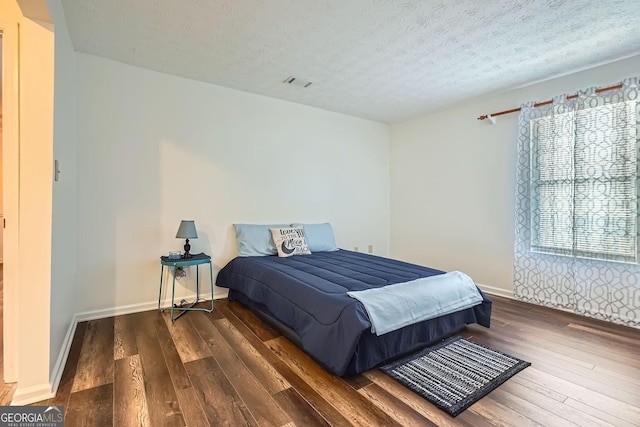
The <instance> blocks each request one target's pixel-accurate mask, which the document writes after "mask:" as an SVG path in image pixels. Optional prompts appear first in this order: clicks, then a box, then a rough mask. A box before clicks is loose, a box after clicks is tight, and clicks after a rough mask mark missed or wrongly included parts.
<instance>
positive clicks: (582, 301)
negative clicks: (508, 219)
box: [514, 78, 640, 328]
mask: <svg viewBox="0 0 640 427" xmlns="http://www.w3.org/2000/svg"><path fill="white" fill-rule="evenodd" d="M621 86H622V87H621V89H618V90H612V91H605V92H601V93H597V90H596V88H589V89H587V90H584V91H581V92H580V93H579V94H578V97H577V98H573V97H572V99H567V97H566V96H559V97H556V98H554V99H553V102H552V103H551V104H549V105H544V106H539V107H534V105H533V102H532V103H529V104H525V105H523V106H522V110H521V112H520V128H519V136H518V149H517V152H518V160H517V161H518V163H517V172H516V178H517V183H516V233H515V261H514V293H515V297H516V298H517V299H520V300H522V301H527V302H531V303H535V304H541V305H546V306H550V307H555V308H562V309H568V310H571V311H574V312H575V313H578V314H581V315H584V316H589V317H594V318H597V319H602V320H607V321H610V322H614V323H619V324H623V325H627V326H632V327H636V328H639V327H640V264H639V259H640V257H639V249H638V245H639V243H640V234H639V233H638V224H639V223H640V218H639V217H638V212H639V209H638V194H640V179H639V178H638V177H639V176H640V161H639V160H638V159H639V158H640V144H639V137H640V107H639V103H638V98H639V96H638V95H640V89H639V87H638V79H637V78H634V79H627V80H625V81H624V82H622V84H621Z"/></svg>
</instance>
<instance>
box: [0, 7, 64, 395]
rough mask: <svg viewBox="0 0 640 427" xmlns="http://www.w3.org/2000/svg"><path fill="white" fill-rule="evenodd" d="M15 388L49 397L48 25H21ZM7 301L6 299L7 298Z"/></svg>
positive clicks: (50, 46)
mask: <svg viewBox="0 0 640 427" xmlns="http://www.w3.org/2000/svg"><path fill="white" fill-rule="evenodd" d="M20 24H21V25H20V171H19V174H20V178H19V180H20V202H19V210H20V220H19V236H20V245H19V261H18V262H19V283H18V287H19V290H18V301H17V313H18V320H17V323H16V327H17V330H18V334H17V335H18V337H19V343H18V388H17V390H16V393H15V395H14V402H16V403H20V402H24V401H29V400H30V398H31V397H32V396H34V395H37V396H43V393H44V394H45V395H46V393H50V392H51V389H50V386H49V360H50V359H49V353H50V308H51V305H50V295H51V218H52V197H53V196H52V186H51V174H52V170H53V167H52V163H53V143H52V142H53V90H54V83H53V72H54V58H53V49H54V37H53V31H52V26H51V24H48V23H45V22H38V21H34V20H31V19H29V18H27V17H24V19H22V20H21V23H20ZM5 301H6V300H5Z"/></svg>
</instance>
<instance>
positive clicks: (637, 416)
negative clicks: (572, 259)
mask: <svg viewBox="0 0 640 427" xmlns="http://www.w3.org/2000/svg"><path fill="white" fill-rule="evenodd" d="M492 300H493V301H494V305H493V318H492V327H491V329H486V328H483V327H481V326H477V325H472V326H469V327H468V328H467V330H466V331H464V332H463V333H461V335H463V336H465V337H467V338H471V339H472V340H474V341H476V342H479V343H483V344H486V345H489V346H492V347H494V348H497V349H499V350H502V351H505V352H507V353H510V354H512V355H514V356H517V357H520V358H522V359H525V360H528V361H530V362H532V366H531V367H529V368H527V369H525V370H524V371H522V372H521V373H519V374H517V375H516V376H515V377H513V378H511V379H510V380H509V381H507V382H506V383H505V384H503V385H502V386H500V387H499V388H498V389H497V390H495V391H493V392H492V393H491V394H489V395H488V396H486V397H485V398H483V399H481V400H480V401H479V402H477V403H476V404H474V405H473V406H471V408H469V409H468V410H466V411H465V412H463V413H462V414H461V415H459V416H458V417H456V418H454V417H451V416H449V415H447V414H446V413H444V412H443V411H441V410H439V409H437V408H435V407H434V406H433V405H432V404H430V403H429V402H427V401H426V400H424V399H423V398H421V397H420V396H418V395H416V394H414V393H413V392H411V391H410V390H408V389H406V388H405V387H403V386H401V385H400V384H399V383H397V382H396V381H395V380H393V379H391V378H390V377H388V376H386V375H385V374H383V373H382V372H381V371H380V370H378V369H372V370H370V371H368V372H365V373H363V374H360V375H358V376H356V377H352V378H347V379H342V378H338V377H335V376H333V375H331V374H329V373H327V372H326V371H325V370H324V369H322V368H321V367H320V366H318V365H317V364H316V363H315V362H314V361H313V360H312V359H311V358H310V357H309V356H307V355H306V354H305V353H304V352H302V351H301V350H300V349H298V348H297V347H296V346H294V345H293V344H291V342H289V341H288V340H287V339H286V338H285V337H283V336H281V335H280V334H279V333H278V332H276V331H275V330H273V329H272V328H271V327H269V326H268V325H267V324H265V323H264V322H263V321H261V320H260V319H259V318H258V317H257V316H255V315H254V314H253V313H252V312H251V311H250V310H248V309H247V308H246V307H244V306H243V305H241V304H239V303H236V302H228V301H227V300H218V301H216V309H215V311H214V312H213V313H211V314H206V313H204V312H191V313H188V314H186V315H185V316H183V317H181V318H180V319H178V320H177V321H176V323H175V324H172V323H171V321H170V320H169V319H168V314H166V313H165V314H162V313H160V312H157V311H149V312H144V313H137V314H131V315H126V316H118V317H116V318H109V319H100V320H95V321H90V322H86V323H81V324H79V325H78V328H77V331H76V335H75V337H74V340H73V344H72V347H71V352H70V354H69V359H68V361H67V365H66V367H65V371H64V374H63V376H62V381H61V385H60V388H59V390H58V394H57V396H56V397H55V398H53V399H50V400H48V401H45V402H40V403H39V404H62V405H65V409H66V423H65V425H67V426H71V427H73V426H85V425H87V426H89V425H96V426H106V425H114V426H118V427H120V426H153V427H155V426H165V425H167V426H184V425H189V426H219V425H229V426H236V425H238V426H239V425H250V426H255V425H259V426H293V425H298V426H328V425H335V426H348V425H356V426H382V425H385V426H387V425H388V426H393V425H396V426H399V425H402V426H414V425H415V426H518V427H520V426H545V427H546V426H562V427H565V426H581V427H586V426H640V330H636V329H631V328H625V327H622V326H617V325H612V324H608V323H605V322H600V321H596V320H591V319H586V318H583V317H579V316H576V315H573V314H569V313H565V312H561V311H556V310H551V309H548V308H544V307H538V306H534V305H530V304H525V303H522V302H518V301H512V300H508V299H504V298H499V297H492Z"/></svg>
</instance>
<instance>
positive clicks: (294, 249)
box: [269, 226, 311, 257]
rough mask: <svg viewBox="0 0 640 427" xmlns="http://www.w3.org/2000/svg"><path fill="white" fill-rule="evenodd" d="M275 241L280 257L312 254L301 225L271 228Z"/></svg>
mask: <svg viewBox="0 0 640 427" xmlns="http://www.w3.org/2000/svg"><path fill="white" fill-rule="evenodd" d="M269 230H271V237H273V243H275V245H276V249H277V250H278V256H279V257H288V256H292V255H310V254H311V251H310V250H309V245H307V239H305V237H304V230H303V229H302V226H300V227H287V228H270V229H269Z"/></svg>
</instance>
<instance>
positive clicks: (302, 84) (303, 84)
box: [282, 76, 311, 87]
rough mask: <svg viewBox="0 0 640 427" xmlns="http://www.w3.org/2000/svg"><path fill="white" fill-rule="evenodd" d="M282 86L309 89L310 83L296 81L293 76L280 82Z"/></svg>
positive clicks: (307, 81)
mask: <svg viewBox="0 0 640 427" xmlns="http://www.w3.org/2000/svg"><path fill="white" fill-rule="evenodd" d="M282 83H284V84H288V85H291V86H299V87H309V86H311V82H310V81H309V80H302V79H298V78H296V77H293V76H289V77H287V78H286V79H284V80H283V81H282Z"/></svg>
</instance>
